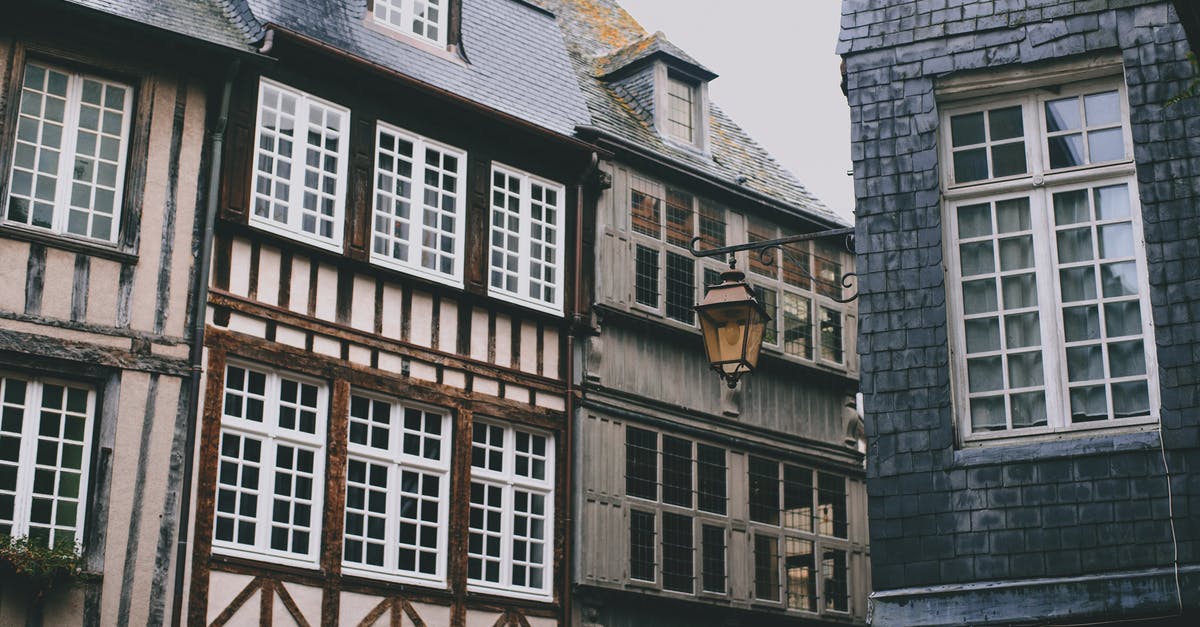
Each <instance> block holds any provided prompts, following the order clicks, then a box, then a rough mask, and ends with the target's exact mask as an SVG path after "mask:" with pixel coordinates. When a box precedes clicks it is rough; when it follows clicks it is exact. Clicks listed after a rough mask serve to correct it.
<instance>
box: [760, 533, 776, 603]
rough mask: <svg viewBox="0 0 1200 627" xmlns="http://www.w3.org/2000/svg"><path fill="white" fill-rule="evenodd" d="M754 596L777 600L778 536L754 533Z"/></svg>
mask: <svg viewBox="0 0 1200 627" xmlns="http://www.w3.org/2000/svg"><path fill="white" fill-rule="evenodd" d="M754 596H755V598H758V599H766V600H768V601H778V600H779V538H775V537H771V536H764V535H762V534H755V535H754Z"/></svg>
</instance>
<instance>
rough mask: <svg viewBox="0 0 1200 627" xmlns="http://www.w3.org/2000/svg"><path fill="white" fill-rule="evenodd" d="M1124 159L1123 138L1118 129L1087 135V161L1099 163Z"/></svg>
mask: <svg viewBox="0 0 1200 627" xmlns="http://www.w3.org/2000/svg"><path fill="white" fill-rule="evenodd" d="M1124 158H1125V138H1124V137H1122V135H1121V129H1120V128H1110V129H1105V130H1103V131H1091V132H1090V133H1088V161H1089V162H1091V163H1101V162H1104V161H1116V160H1118V159H1124Z"/></svg>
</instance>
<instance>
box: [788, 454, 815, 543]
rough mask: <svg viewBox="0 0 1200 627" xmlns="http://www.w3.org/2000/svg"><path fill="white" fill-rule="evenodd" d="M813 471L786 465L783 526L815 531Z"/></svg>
mask: <svg viewBox="0 0 1200 627" xmlns="http://www.w3.org/2000/svg"><path fill="white" fill-rule="evenodd" d="M813 515H814V511H813V471H812V470H811V469H808V468H801V467H799V466H791V465H788V464H785V465H784V467H783V526H784V527H787V528H788V529H796V530H798V531H809V532H811V531H812V530H813Z"/></svg>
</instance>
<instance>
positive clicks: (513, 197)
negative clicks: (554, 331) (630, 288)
mask: <svg viewBox="0 0 1200 627" xmlns="http://www.w3.org/2000/svg"><path fill="white" fill-rule="evenodd" d="M564 202H565V199H564V189H563V186H562V185H559V184H558V183H553V182H550V181H547V180H544V179H540V178H538V177H536V176H533V175H531V174H528V173H525V172H521V171H519V170H515V169H512V168H509V167H504V166H499V165H493V166H492V199H491V214H492V218H491V237H490V244H489V259H490V263H489V277H490V278H489V283H488V285H489V288H490V292H491V294H492V295H493V296H497V297H499V298H503V299H506V300H514V301H515V302H518V303H522V304H525V305H531V306H533V307H536V308H538V309H542V310H545V311H549V312H551V313H562V302H563V280H562V275H563V272H564V269H565V266H564V255H563V246H564V239H563V231H564V229H565V228H566V227H565V224H566V222H565V218H566V216H565V212H564V210H563V207H564V206H565V205H564Z"/></svg>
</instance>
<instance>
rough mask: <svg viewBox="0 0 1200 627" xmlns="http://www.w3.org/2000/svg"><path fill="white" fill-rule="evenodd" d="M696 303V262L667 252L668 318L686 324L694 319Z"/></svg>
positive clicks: (688, 257)
mask: <svg viewBox="0 0 1200 627" xmlns="http://www.w3.org/2000/svg"><path fill="white" fill-rule="evenodd" d="M695 305H696V262H695V261H694V260H693V259H692V258H691V257H690V256H685V255H677V254H675V253H672V252H668V253H667V306H666V314H667V317H668V318H671V319H673V320H678V321H680V322H683V323H686V324H692V323H693V322H694V320H695V314H696V312H695V310H693V309H692V307H694V306H695Z"/></svg>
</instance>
